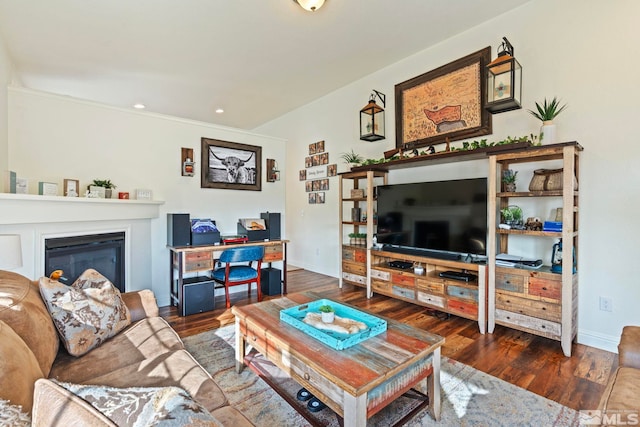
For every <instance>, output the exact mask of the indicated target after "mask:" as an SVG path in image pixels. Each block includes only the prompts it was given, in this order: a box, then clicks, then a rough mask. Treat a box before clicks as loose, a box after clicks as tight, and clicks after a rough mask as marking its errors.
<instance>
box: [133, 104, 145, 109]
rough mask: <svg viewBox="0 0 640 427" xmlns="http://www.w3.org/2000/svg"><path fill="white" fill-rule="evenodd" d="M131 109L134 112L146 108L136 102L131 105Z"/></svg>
mask: <svg viewBox="0 0 640 427" xmlns="http://www.w3.org/2000/svg"><path fill="white" fill-rule="evenodd" d="M133 108H135V109H136V110H144V109H145V108H147V106H146V105H144V104H141V103H139V102H138V103H137V104H133Z"/></svg>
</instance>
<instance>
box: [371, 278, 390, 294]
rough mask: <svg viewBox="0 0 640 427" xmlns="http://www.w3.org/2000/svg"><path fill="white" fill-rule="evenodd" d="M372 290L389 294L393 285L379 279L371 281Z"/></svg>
mask: <svg viewBox="0 0 640 427" xmlns="http://www.w3.org/2000/svg"><path fill="white" fill-rule="evenodd" d="M371 289H373V291H374V292H383V293H389V292H391V283H389V282H383V281H382V280H378V279H371Z"/></svg>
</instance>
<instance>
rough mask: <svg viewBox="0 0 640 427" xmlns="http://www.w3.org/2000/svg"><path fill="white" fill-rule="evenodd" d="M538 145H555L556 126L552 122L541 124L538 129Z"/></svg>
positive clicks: (547, 121)
mask: <svg viewBox="0 0 640 427" xmlns="http://www.w3.org/2000/svg"><path fill="white" fill-rule="evenodd" d="M540 143H541V144H543V145H545V144H555V143H556V125H555V124H554V123H553V121H552V120H546V121H544V122H542V127H541V128H540Z"/></svg>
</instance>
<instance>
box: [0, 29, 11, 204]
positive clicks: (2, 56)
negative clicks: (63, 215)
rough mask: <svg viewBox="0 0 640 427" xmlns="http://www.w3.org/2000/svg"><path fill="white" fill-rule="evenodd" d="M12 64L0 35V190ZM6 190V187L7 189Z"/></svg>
mask: <svg viewBox="0 0 640 427" xmlns="http://www.w3.org/2000/svg"><path fill="white" fill-rule="evenodd" d="M12 74H13V64H12V62H11V59H10V58H9V53H8V52H7V49H6V47H5V45H4V40H3V39H2V37H0V174H1V176H0V192H4V191H6V190H5V185H6V178H5V177H6V173H7V170H8V155H9V138H8V135H9V126H8V124H7V86H9V83H10V82H11V79H12ZM7 190H8V189H7Z"/></svg>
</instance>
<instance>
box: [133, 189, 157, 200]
mask: <svg viewBox="0 0 640 427" xmlns="http://www.w3.org/2000/svg"><path fill="white" fill-rule="evenodd" d="M136 200H153V193H152V191H151V190H147V189H145V188H138V189H136Z"/></svg>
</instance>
